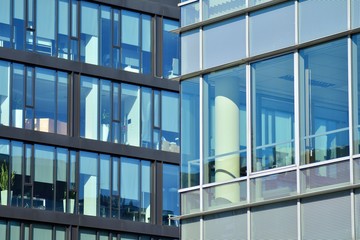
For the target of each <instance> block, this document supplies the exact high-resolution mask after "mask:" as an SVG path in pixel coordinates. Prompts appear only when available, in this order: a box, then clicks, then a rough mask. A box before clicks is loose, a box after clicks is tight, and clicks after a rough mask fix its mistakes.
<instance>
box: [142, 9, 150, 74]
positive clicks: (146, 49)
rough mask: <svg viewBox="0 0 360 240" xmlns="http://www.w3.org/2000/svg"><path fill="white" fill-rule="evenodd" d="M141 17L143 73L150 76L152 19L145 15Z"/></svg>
mask: <svg viewBox="0 0 360 240" xmlns="http://www.w3.org/2000/svg"><path fill="white" fill-rule="evenodd" d="M141 17H142V22H141V28H142V33H141V34H142V35H141V40H142V42H141V45H142V48H141V49H142V51H141V60H142V63H141V72H142V73H144V74H150V73H151V40H152V34H151V33H152V31H151V30H152V28H151V17H150V16H148V15H144V14H142V15H141Z"/></svg>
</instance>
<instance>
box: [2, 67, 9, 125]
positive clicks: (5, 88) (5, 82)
mask: <svg viewBox="0 0 360 240" xmlns="http://www.w3.org/2000/svg"><path fill="white" fill-rule="evenodd" d="M10 73H11V71H10V63H9V62H5V61H0V86H1V88H0V124H2V125H5V126H9V123H10V122H9V121H10Z"/></svg>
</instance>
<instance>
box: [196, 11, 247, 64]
mask: <svg viewBox="0 0 360 240" xmlns="http://www.w3.org/2000/svg"><path fill="white" fill-rule="evenodd" d="M245 45H246V34H245V17H244V16H241V17H237V18H232V19H230V20H226V21H223V22H219V23H216V24H212V25H209V26H206V27H204V31H203V54H204V68H210V67H214V66H218V65H221V64H225V63H229V62H232V61H235V60H239V59H241V58H244V57H245V55H246V50H245ZM219 46H221V47H219Z"/></svg>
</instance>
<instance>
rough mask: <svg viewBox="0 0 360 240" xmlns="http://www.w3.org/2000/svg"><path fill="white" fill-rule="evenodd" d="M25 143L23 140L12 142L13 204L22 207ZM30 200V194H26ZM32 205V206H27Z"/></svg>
mask: <svg viewBox="0 0 360 240" xmlns="http://www.w3.org/2000/svg"><path fill="white" fill-rule="evenodd" d="M23 157H24V154H23V144H22V143H21V142H12V144H11V170H12V171H13V172H15V178H14V185H13V186H11V191H12V192H13V201H12V203H11V204H12V206H16V207H21V201H22V194H21V193H22V186H23V181H22V177H23V176H22V165H23ZM26 197H27V198H28V201H29V197H30V196H26ZM27 207H30V206H27Z"/></svg>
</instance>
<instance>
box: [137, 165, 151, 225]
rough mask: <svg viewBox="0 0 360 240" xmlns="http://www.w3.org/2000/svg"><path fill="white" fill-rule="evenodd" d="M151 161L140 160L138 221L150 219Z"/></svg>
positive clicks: (148, 220)
mask: <svg viewBox="0 0 360 240" xmlns="http://www.w3.org/2000/svg"><path fill="white" fill-rule="evenodd" d="M151 183H152V174H151V163H150V162H149V161H141V209H140V212H139V214H140V221H141V222H150V221H151V196H152V194H151Z"/></svg>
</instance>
